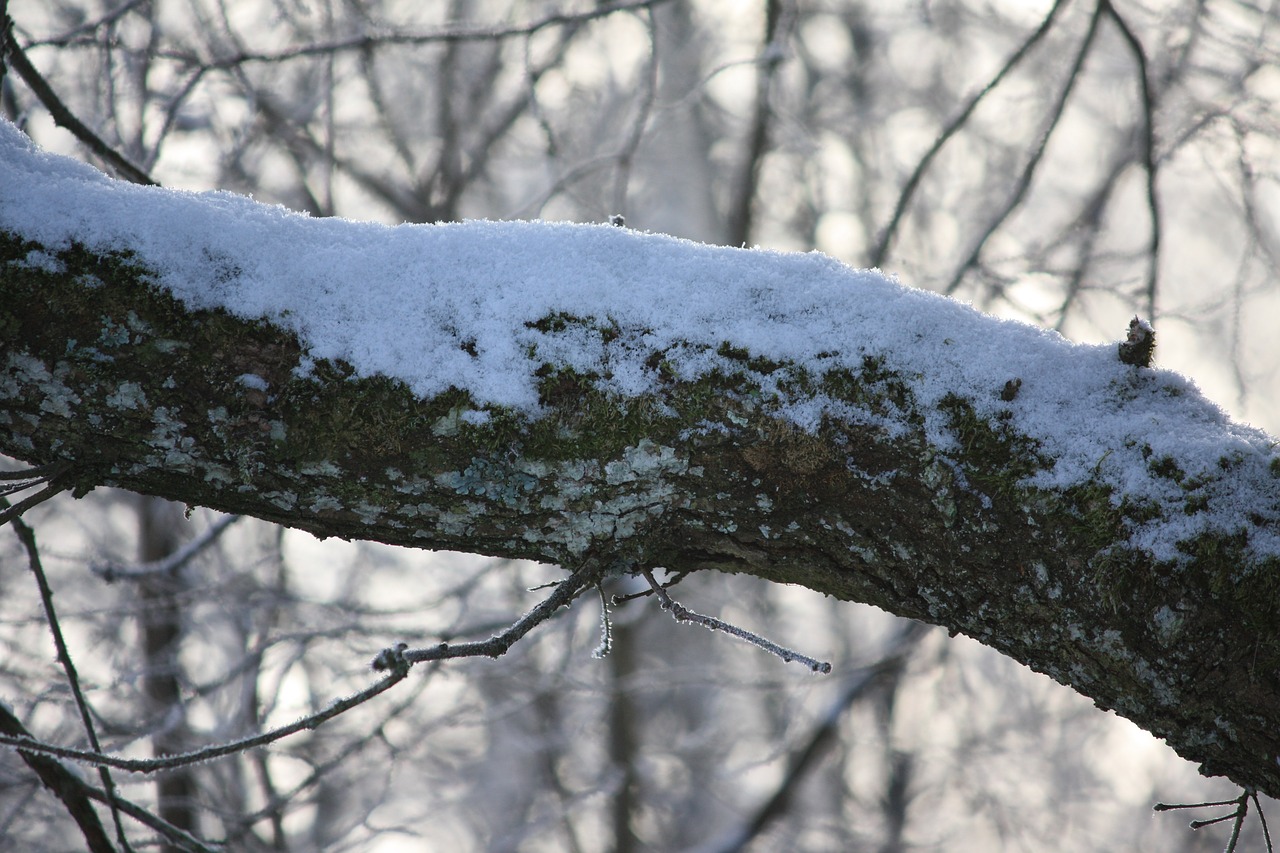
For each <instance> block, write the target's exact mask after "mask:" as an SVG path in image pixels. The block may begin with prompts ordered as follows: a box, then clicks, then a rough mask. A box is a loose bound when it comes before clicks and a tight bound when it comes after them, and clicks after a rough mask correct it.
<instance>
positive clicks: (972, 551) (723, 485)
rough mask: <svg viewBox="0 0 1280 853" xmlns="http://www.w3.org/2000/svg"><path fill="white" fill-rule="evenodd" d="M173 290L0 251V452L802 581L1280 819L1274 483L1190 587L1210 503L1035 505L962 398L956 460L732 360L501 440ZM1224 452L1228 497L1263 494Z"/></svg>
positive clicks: (1037, 459)
mask: <svg viewBox="0 0 1280 853" xmlns="http://www.w3.org/2000/svg"><path fill="white" fill-rule="evenodd" d="M32 252H40V253H43V254H42V255H39V257H42V258H46V259H55V260H56V262H55V263H41V264H32V263H30V262H29V259H30V258H31V257H33V255H32V254H31V253H32ZM211 263H213V261H211ZM149 272H150V271H148V270H147V269H145V268H143V267H142V266H141V265H140V264H139V263H137V262H136V261H135V260H133V259H132V258H130V257H129V256H127V255H123V254H108V253H102V252H94V251H89V250H87V249H85V248H83V247H80V246H73V247H71V248H69V249H66V248H60V247H57V246H42V245H38V244H36V243H32V242H29V241H24V240H22V239H19V238H17V237H15V236H14V235H13V234H11V233H5V232H3V231H0V370H2V373H0V401H3V402H2V407H0V452H3V453H5V454H8V455H9V456H12V457H14V458H16V459H20V460H23V461H25V462H28V463H32V464H36V465H38V464H45V463H69V464H70V466H71V469H70V471H69V472H68V473H66V474H65V475H64V478H65V481H66V482H67V483H69V484H70V485H71V486H72V487H73V488H74V490H75V491H76V492H77V493H78V494H83V493H85V492H87V491H88V490H90V489H92V488H94V487H96V486H99V485H110V486H116V487H120V488H124V489H129V490H132V491H135V492H138V493H141V494H147V495H155V496H159V497H164V498H168V499H171V500H175V501H181V502H185V503H187V504H190V505H201V506H208V507H212V508H214V509H217V510H221V511H224V512H230V513H241V514H247V515H252V516H256V517H258V518H263V519H267V520H270V521H274V522H278V523H280V524H284V525H288V526H291V527H295V528H299V529H302V530H307V531H309V532H311V533H314V534H316V535H318V536H321V537H325V536H338V537H343V538H349V539H369V540H376V541H381V542H387V543H393V544H399V545H407V546H412V547H419V548H431V549H450V550H457V551H465V552H471V553H477V554H487V555H497V556H505V557H512V558H525V559H533V560H539V561H543V562H548V563H559V564H562V565H564V566H566V567H567V568H570V569H574V570H576V569H578V568H580V567H582V566H584V565H595V566H598V567H599V568H600V570H601V571H609V572H615V573H624V572H629V571H638V570H640V569H643V568H651V567H656V566H664V567H668V568H672V569H678V570H681V571H697V570H709V569H714V570H719V571H723V572H743V573H749V574H752V575H756V576H759V577H763V578H767V579H770V580H773V581H776V582H779V583H792V584H801V585H804V586H807V587H809V588H811V589H813V590H816V591H818V592H821V593H824V594H828V595H833V596H836V597H838V598H841V599H846V600H853V601H863V602H868V603H871V604H875V605H877V606H879V607H882V608H884V609H886V610H888V611H891V612H893V613H896V614H899V615H902V616H906V617H910V618H914V619H918V620H922V621H925V622H929V623H933V624H939V625H944V626H946V627H947V628H948V629H950V630H951V631H952V632H953V633H965V634H968V635H969V636H972V637H975V638H976V639H978V640H980V641H982V642H984V643H986V644H988V645H990V646H992V647H994V648H996V649H999V650H1000V651H1002V652H1004V653H1006V654H1008V655H1010V656H1012V657H1014V658H1015V659H1017V660H1019V661H1021V662H1023V663H1025V664H1027V665H1029V666H1031V667H1032V668H1033V669H1036V670H1038V671H1041V672H1044V673H1047V674H1049V675H1050V676H1052V677H1053V678H1055V679H1057V680H1058V681H1060V682H1062V683H1064V684H1068V685H1070V686H1072V687H1073V688H1075V689H1076V690H1078V691H1080V692H1081V693H1083V694H1085V695H1087V696H1089V697H1091V698H1093V699H1094V701H1095V702H1096V703H1097V704H1098V705H1099V706H1100V707H1103V708H1111V709H1115V710H1116V711H1117V712H1118V713H1120V714H1121V715H1123V716H1125V717H1128V718H1129V719H1131V720H1133V721H1134V722H1135V723H1137V724H1138V725H1140V726H1142V727H1143V728H1145V729H1147V730H1149V731H1151V732H1152V733H1154V734H1156V735H1158V736H1160V737H1163V738H1165V739H1166V740H1167V741H1168V742H1169V744H1170V745H1171V746H1173V747H1174V749H1176V750H1177V751H1178V752H1179V753H1180V754H1182V755H1183V756H1184V757H1186V758H1188V759H1191V760H1193V761H1197V762H1200V763H1201V764H1202V771H1203V772H1205V773H1208V774H1214V775H1227V776H1229V777H1231V778H1232V779H1234V780H1235V781H1236V782H1239V783H1240V784H1242V785H1247V786H1253V787H1255V788H1257V789H1258V790H1259V791H1262V792H1265V793H1267V794H1269V795H1272V796H1277V795H1280V765H1278V764H1277V756H1278V754H1280V741H1277V738H1276V737H1275V732H1276V731H1280V632H1278V631H1277V625H1278V624H1280V622H1278V620H1277V587H1278V584H1277V581H1276V579H1277V577H1280V556H1277V554H1275V553H1268V552H1266V551H1265V549H1261V548H1260V547H1259V546H1258V544H1257V543H1259V542H1261V543H1266V542H1277V541H1280V531H1278V529H1277V528H1278V527H1280V524H1277V521H1276V519H1277V517H1278V516H1280V511H1278V510H1280V463H1277V462H1276V460H1275V459H1274V458H1273V459H1272V463H1271V467H1270V470H1271V472H1272V474H1274V475H1275V476H1274V478H1273V480H1274V484H1275V486H1276V489H1275V492H1274V494H1275V495H1277V497H1276V499H1275V500H1271V501H1268V502H1267V504H1268V505H1267V506H1260V507H1253V508H1251V509H1250V510H1249V511H1248V512H1247V513H1246V514H1247V518H1246V519H1245V520H1244V521H1242V524H1244V525H1245V527H1244V528H1243V529H1242V531H1241V532H1239V533H1236V534H1231V535H1226V534H1219V533H1203V534H1199V535H1197V536H1196V537H1194V538H1193V539H1192V540H1190V541H1188V542H1186V543H1181V544H1180V548H1182V549H1183V550H1185V551H1186V555H1185V559H1184V560H1182V561H1180V562H1178V563H1177V564H1176V565H1174V564H1170V563H1168V562H1161V561H1159V560H1157V559H1156V558H1155V557H1153V556H1152V555H1151V554H1150V553H1148V552H1146V551H1144V550H1142V548H1140V547H1139V546H1137V545H1135V544H1134V543H1133V542H1132V541H1131V537H1130V533H1129V531H1130V530H1131V524H1132V522H1134V520H1135V518H1138V517H1139V515H1140V514H1142V513H1148V514H1149V513H1151V512H1184V511H1185V512H1187V513H1190V512H1192V507H1191V501H1192V497H1195V496H1189V497H1188V498H1187V506H1186V508H1185V509H1183V508H1182V507H1181V506H1179V507H1176V508H1162V507H1150V506H1142V507H1132V506H1127V505H1126V504H1124V503H1121V504H1120V505H1117V504H1116V502H1115V501H1113V500H1111V489H1110V488H1108V487H1106V486H1105V485H1103V484H1101V483H1099V484H1085V485H1077V486H1073V487H1070V488H1063V489H1052V488H1047V487H1039V488H1035V487H1032V486H1030V485H1028V484H1027V480H1026V478H1027V476H1028V475H1029V474H1031V473H1033V472H1035V471H1037V470H1040V469H1042V468H1044V467H1046V466H1048V465H1051V464H1052V461H1053V460H1052V459H1046V454H1045V451H1044V450H1043V448H1039V447H1037V446H1036V445H1035V443H1034V441H1032V440H1031V439H1028V438H1027V437H1025V436H1021V435H1019V434H1018V433H1017V432H1016V431H1015V430H1013V429H1012V428H1011V427H1010V426H1009V425H1008V423H1006V422H1002V421H1000V420H999V419H998V418H996V419H984V418H982V417H978V416H976V415H975V409H974V405H973V401H971V400H966V399H964V398H963V397H959V396H956V397H951V398H948V399H946V400H944V401H943V402H942V403H941V404H940V406H939V408H940V410H941V413H942V414H943V415H944V416H945V418H946V420H947V422H948V423H949V425H950V429H951V431H952V434H953V435H954V437H955V438H956V439H957V441H956V442H954V443H953V445H951V446H948V447H946V448H944V447H939V446H936V445H935V444H933V443H931V442H930V440H929V438H928V436H927V435H926V433H925V430H924V428H923V425H922V424H923V419H922V417H921V413H920V411H919V408H918V404H917V403H916V402H915V401H914V400H913V398H912V395H911V393H910V391H909V388H908V385H907V383H906V382H904V381H903V377H900V376H896V375H894V374H893V372H892V371H889V370H886V369H885V368H884V366H883V364H882V363H881V362H879V361H878V360H876V359H874V358H867V359H866V360H865V361H864V363H863V364H862V367H861V369H857V370H854V369H841V370H834V371H832V372H830V373H828V374H827V375H825V376H821V377H814V376H812V375H810V374H808V373H806V372H805V371H803V370H801V369H799V368H797V367H795V366H794V365H788V364H779V363H776V362H770V361H767V360H765V359H760V358H757V357H754V356H753V355H752V354H751V353H745V352H737V351H728V352H727V355H728V357H730V358H731V359H736V360H738V361H739V362H740V363H741V365H742V370H741V371H740V372H738V373H733V374H729V373H726V372H723V371H721V372H716V373H713V374H711V375H708V376H704V377H703V378H700V379H697V380H682V379H680V378H678V377H676V376H674V375H667V374H665V373H663V372H662V371H661V367H660V366H658V367H657V368H656V369H657V370H658V375H659V376H660V377H662V381H661V385H660V387H659V388H658V389H657V390H655V391H654V392H652V393H650V394H647V395H644V396H639V397H627V398H623V397H620V396H616V395H613V394H611V393H609V392H606V391H603V390H601V389H600V387H598V386H597V384H596V383H594V382H593V381H592V377H589V376H583V375H580V374H578V373H575V372H574V371H573V370H572V369H569V368H567V367H565V366H563V365H557V364H550V363H548V364H546V365H544V367H543V369H542V370H540V371H539V377H540V379H539V382H540V385H539V393H540V397H541V402H542V405H543V413H542V414H541V415H540V416H538V417H536V418H535V417H531V416H529V415H527V414H523V413H520V412H517V411H507V410H496V411H495V410H490V411H489V414H490V415H491V416H490V417H489V419H488V420H487V421H485V422H484V423H481V424H476V423H473V422H471V420H469V419H467V418H465V417H463V415H465V414H466V412H467V411H468V410H469V409H471V408H473V404H472V402H471V400H470V398H469V397H468V395H467V394H466V393H464V392H460V391H453V390H451V391H449V392H446V393H443V394H440V395H438V396H436V397H432V398H429V399H422V398H418V397H415V396H414V395H413V394H412V393H411V392H410V391H409V390H408V388H407V387H405V386H404V385H403V384H402V383H400V382H398V381H394V380H391V379H388V378H386V377H373V378H368V377H359V376H356V375H354V372H353V370H352V369H351V367H350V366H348V365H345V364H343V363H334V362H326V361H322V362H319V363H317V364H316V365H315V366H314V369H313V370H311V371H309V373H308V374H307V375H302V373H301V372H300V371H298V370H297V368H299V366H300V363H301V358H302V356H303V348H302V345H301V344H300V342H299V341H298V340H297V339H295V338H294V337H293V336H292V335H291V334H290V333H288V332H286V331H283V330H282V329H280V328H277V327H275V326H273V325H271V324H270V323H268V322H266V321H264V320H258V321H246V320H242V319H238V318H235V317H232V316H230V315H228V314H225V313H223V312H220V311H202V310H200V311H198V310H190V309H188V308H187V307H185V306H184V305H183V304H181V303H179V302H178V301H176V300H175V299H173V298H172V297H171V296H169V295H168V294H167V293H166V292H165V291H163V290H162V289H160V288H159V287H158V286H156V285H154V284H153V283H151V282H152V281H153V280H154V277H151V276H149ZM572 322H585V323H590V322H597V321H594V320H592V319H591V318H586V319H584V320H578V319H577V318H575V319H574V320H572ZM1011 357H1012V354H1011ZM1136 369H1137V368H1135V370H1136ZM248 374H252V375H253V376H254V377H257V379H255V380H254V381H253V382H249V383H246V381H245V380H244V377H245V376H246V375H248ZM765 375H768V377H769V378H770V380H771V381H780V382H781V383H782V384H784V385H785V386H787V387H790V388H791V389H793V393H796V394H803V393H811V394H814V395H817V394H822V395H825V396H826V397H828V398H831V399H835V400H843V401H847V402H849V403H851V404H856V405H857V406H858V407H859V408H860V410H864V411H866V410H870V411H873V412H878V413H881V414H883V415H884V416H885V417H890V416H892V417H896V418H898V419H899V423H898V426H899V427H900V429H898V430H895V431H894V432H893V433H892V434H891V433H890V432H889V431H888V430H886V429H885V428H884V427H883V426H882V425H880V426H868V425H866V424H860V423H855V422H850V421H844V420H841V419H839V418H836V417H830V416H829V417H826V418H824V420H823V422H822V424H821V426H820V427H819V428H818V429H817V430H816V432H812V433H810V432H807V431H805V430H802V429H800V428H798V427H796V426H795V425H794V424H792V423H791V422H789V421H788V420H786V419H785V418H783V417H782V416H781V415H780V414H778V412H777V409H776V407H771V406H770V405H769V404H768V399H767V397H768V395H767V392H765V391H764V390H763V389H762V387H761V385H762V383H761V381H760V380H761V377H762V376H765ZM1003 380H1004V377H1000V378H999V379H998V381H997V379H996V378H993V392H992V393H993V394H994V393H998V389H999V385H1000V383H1002V382H1003ZM263 383H265V386H266V388H265V390H262V389H261V385H262V384H263ZM1015 390H1016V389H1015ZM1010 398H1011V399H1010V402H1009V403H1008V405H1009V406H1010V407H1012V406H1016V405H1018V402H1017V400H1016V395H1010ZM1161 428H1162V429H1167V428H1170V427H1169V426H1167V425H1166V426H1164V427H1161ZM1173 428H1176V425H1175V427H1173ZM1198 428H1200V429H1203V428H1204V425H1203V424H1200V425H1199V427H1198ZM1221 438H1222V447H1223V451H1222V452H1223V456H1222V459H1223V464H1222V470H1221V472H1220V478H1221V480H1222V482H1223V483H1226V484H1227V485H1229V484H1230V482H1231V478H1232V477H1234V476H1240V475H1239V474H1238V473H1237V468H1235V467H1233V464H1232V463H1231V461H1230V460H1231V454H1230V452H1229V448H1230V447H1231V446H1232V445H1231V442H1230V437H1229V436H1228V435H1227V434H1226V432H1225V430H1224V433H1223V435H1222V437H1221ZM1135 440H1137V441H1140V440H1141V436H1140V435H1139V436H1136V437H1135ZM1118 450H1119V449H1117V451H1118ZM1178 462H1179V460H1176V459H1173V460H1163V459H1162V460H1158V464H1157V463H1156V462H1153V469H1152V470H1153V473H1152V476H1166V475H1167V476H1170V477H1173V476H1176V473H1177V472H1178V470H1179V468H1178ZM1237 467H1238V466H1237ZM1187 488H1188V489H1190V488H1191V485H1190V484H1188V486H1187ZM1220 492H1222V489H1219V490H1218V492H1215V494H1216V493H1220ZM1196 495H1200V493H1199V492H1197V493H1196ZM1195 499H1196V500H1202V499H1203V498H1202V497H1195ZM1260 551H1261V553H1262V556H1259V553H1260Z"/></svg>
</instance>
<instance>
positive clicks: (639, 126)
mask: <svg viewBox="0 0 1280 853" xmlns="http://www.w3.org/2000/svg"><path fill="white" fill-rule="evenodd" d="M648 13H649V14H648V20H647V21H646V24H647V27H648V30H649V58H648V61H647V62H646V63H645V72H644V77H643V83H642V90H641V91H642V94H641V95H640V105H639V106H638V107H637V108H636V115H635V118H634V119H633V120H632V123H631V130H630V132H629V133H628V134H627V139H626V141H625V142H624V143H623V145H622V149H621V150H620V151H619V152H618V162H617V165H616V166H615V174H614V183H613V207H612V208H611V210H615V211H617V212H618V214H619V215H624V214H626V213H627V212H628V210H627V188H628V186H629V185H630V183H631V165H632V163H633V162H634V160H635V155H636V151H637V150H638V149H639V148H640V142H641V140H642V139H644V131H645V128H647V127H648V126H649V116H650V115H651V114H652V113H653V102H654V99H655V98H656V97H657V93H658V22H657V20H656V19H655V17H654V14H653V10H652V9H649V10H648ZM637 14H638V13H637Z"/></svg>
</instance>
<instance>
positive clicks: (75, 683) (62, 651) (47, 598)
mask: <svg viewBox="0 0 1280 853" xmlns="http://www.w3.org/2000/svg"><path fill="white" fill-rule="evenodd" d="M13 530H14V532H15V533H17V534H18V539H20V540H21V541H22V546H23V547H24V548H25V549H26V551H27V561H28V563H29V565H30V567H31V573H32V574H33V575H35V578H36V585H37V586H38V587H39V589H40V600H41V601H42V602H43V604H44V613H45V619H46V620H47V621H48V623H49V630H50V631H51V632H52V633H53V644H54V646H55V648H57V650H58V661H59V662H60V663H61V664H62V670H63V672H65V673H66V676H67V684H68V685H69V686H70V687H71V695H72V697H74V699H75V703H76V708H77V709H78V710H79V711H80V722H81V723H82V724H83V725H84V730H85V734H86V735H87V736H88V738H89V745H90V746H91V747H93V751H94V752H102V746H101V745H100V744H99V743H98V733H97V731H96V730H95V728H94V725H93V717H92V715H91V714H90V713H89V703H88V702H86V701H85V698H84V692H83V691H82V690H81V689H80V676H79V675H78V674H77V673H76V666H75V663H74V662H73V661H72V660H71V652H70V651H68V650H67V641H66V639H65V638H64V637H63V636H62V625H61V623H59V621H58V614H57V611H56V610H54V607H53V590H52V589H51V588H50V587H49V579H48V578H47V577H46V576H45V573H44V566H43V565H42V564H41V563H40V549H39V548H38V547H36V534H35V531H34V530H32V529H31V528H30V527H29V526H28V525H27V523H26V522H24V521H23V520H22V519H20V518H17V517H14V519H13ZM98 776H99V777H100V778H101V779H102V789H103V790H104V791H105V792H106V795H107V804H108V805H109V806H110V807H111V815H112V817H113V818H114V819H115V824H116V836H117V839H118V840H119V842H120V846H121V847H123V848H124V849H125V850H130V849H131V848H130V846H129V840H128V838H127V837H126V836H125V834H124V824H123V823H122V822H121V820H120V812H119V810H118V809H117V807H116V802H115V797H116V789H115V783H114V782H112V781H111V771H109V770H108V769H107V768H106V766H105V765H101V764H99V765H98Z"/></svg>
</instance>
